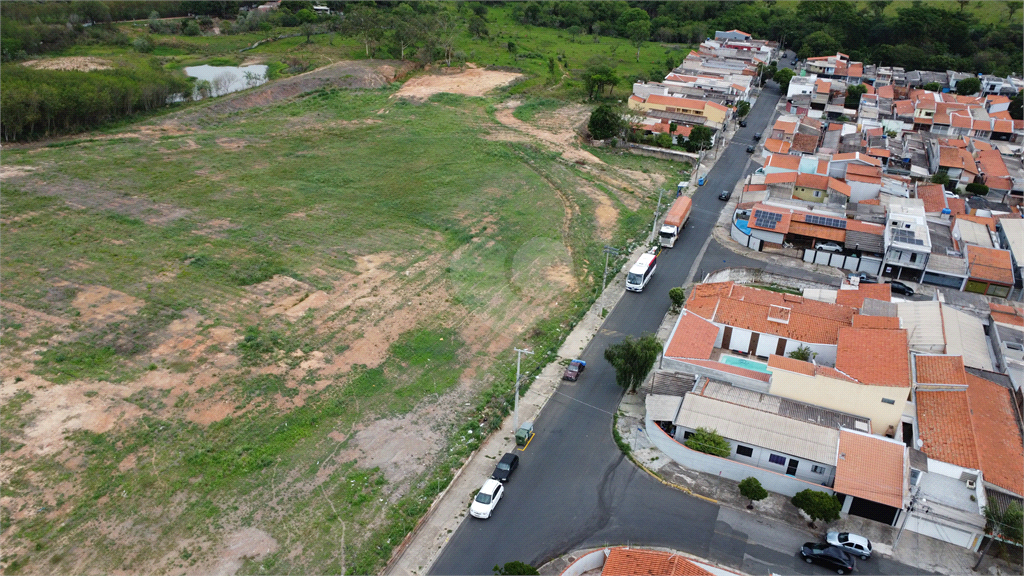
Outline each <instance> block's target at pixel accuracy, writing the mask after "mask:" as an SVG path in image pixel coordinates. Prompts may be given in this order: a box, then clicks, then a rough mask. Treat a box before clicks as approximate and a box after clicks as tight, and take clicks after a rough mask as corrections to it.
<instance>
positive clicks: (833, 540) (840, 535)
mask: <svg viewBox="0 0 1024 576" xmlns="http://www.w3.org/2000/svg"><path fill="white" fill-rule="evenodd" d="M825 541H826V542H828V543H829V544H832V545H833V546H839V547H841V548H842V549H843V550H846V552H847V553H849V554H852V555H854V556H860V558H861V559H862V560H867V559H868V558H870V557H871V541H870V540H868V539H867V538H865V537H863V536H861V535H860V534H852V533H850V532H829V533H828V534H826V535H825Z"/></svg>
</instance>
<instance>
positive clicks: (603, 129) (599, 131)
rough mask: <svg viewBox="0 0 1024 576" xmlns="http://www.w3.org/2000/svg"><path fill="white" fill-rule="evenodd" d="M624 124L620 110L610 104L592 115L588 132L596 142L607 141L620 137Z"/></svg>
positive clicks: (597, 109) (588, 123)
mask: <svg viewBox="0 0 1024 576" xmlns="http://www.w3.org/2000/svg"><path fill="white" fill-rule="evenodd" d="M623 124H624V122H623V120H622V116H621V115H620V114H619V112H618V110H616V109H615V108H613V107H612V106H609V105H608V104H602V105H600V106H598V107H597V108H596V109H595V110H594V111H593V112H592V113H591V114H590V121H589V122H587V130H589V131H590V136H591V137H592V138H594V139H595V140H605V139H608V138H611V137H612V136H616V135H618V133H619V132H620V131H621V130H622V127H623Z"/></svg>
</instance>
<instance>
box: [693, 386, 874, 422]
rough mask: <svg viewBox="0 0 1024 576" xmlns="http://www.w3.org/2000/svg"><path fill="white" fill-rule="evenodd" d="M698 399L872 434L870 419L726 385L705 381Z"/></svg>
mask: <svg viewBox="0 0 1024 576" xmlns="http://www.w3.org/2000/svg"><path fill="white" fill-rule="evenodd" d="M700 394H701V395H703V396H707V397H708V398H715V399H716V400H724V401H726V402H731V403H733V404H739V405H740V406H746V407H747V408H754V409H755V410H761V411H762V412H771V413H773V414H778V415H779V416H785V417H786V418H793V419H794V420H800V421H801V422H810V423H812V424H817V425H818V426H825V427H827V428H839V427H843V428H850V429H852V430H862V431H865V432H868V431H870V430H871V419H870V418H863V417H861V416H854V415H853V414H847V413H845V412H839V411H838V410H830V409H828V408H822V407H820V406H814V405H813V404H804V403H803V402H797V401H796V400H790V399H789V398H783V397H781V396H772V395H771V394H762V393H760V392H754V391H752V390H747V389H745V388H737V387H736V386H732V385H731V384H727V383H725V382H718V381H716V380H708V382H707V384H705V385H704V389H703V390H702V391H701V392H700Z"/></svg>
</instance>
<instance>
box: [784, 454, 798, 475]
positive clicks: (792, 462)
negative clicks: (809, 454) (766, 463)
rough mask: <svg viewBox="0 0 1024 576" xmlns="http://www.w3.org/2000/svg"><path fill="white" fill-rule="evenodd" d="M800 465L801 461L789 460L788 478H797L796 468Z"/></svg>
mask: <svg viewBox="0 0 1024 576" xmlns="http://www.w3.org/2000/svg"><path fill="white" fill-rule="evenodd" d="M799 464H800V461H799V460H797V459H796V458H790V459H789V466H787V467H786V475H787V476H796V467H797V465H799Z"/></svg>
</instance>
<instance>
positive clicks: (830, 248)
mask: <svg viewBox="0 0 1024 576" xmlns="http://www.w3.org/2000/svg"><path fill="white" fill-rule="evenodd" d="M814 249H815V250H824V251H826V252H842V251H843V247H842V246H840V245H839V244H836V243H835V242H818V243H817V244H815V245H814Z"/></svg>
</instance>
